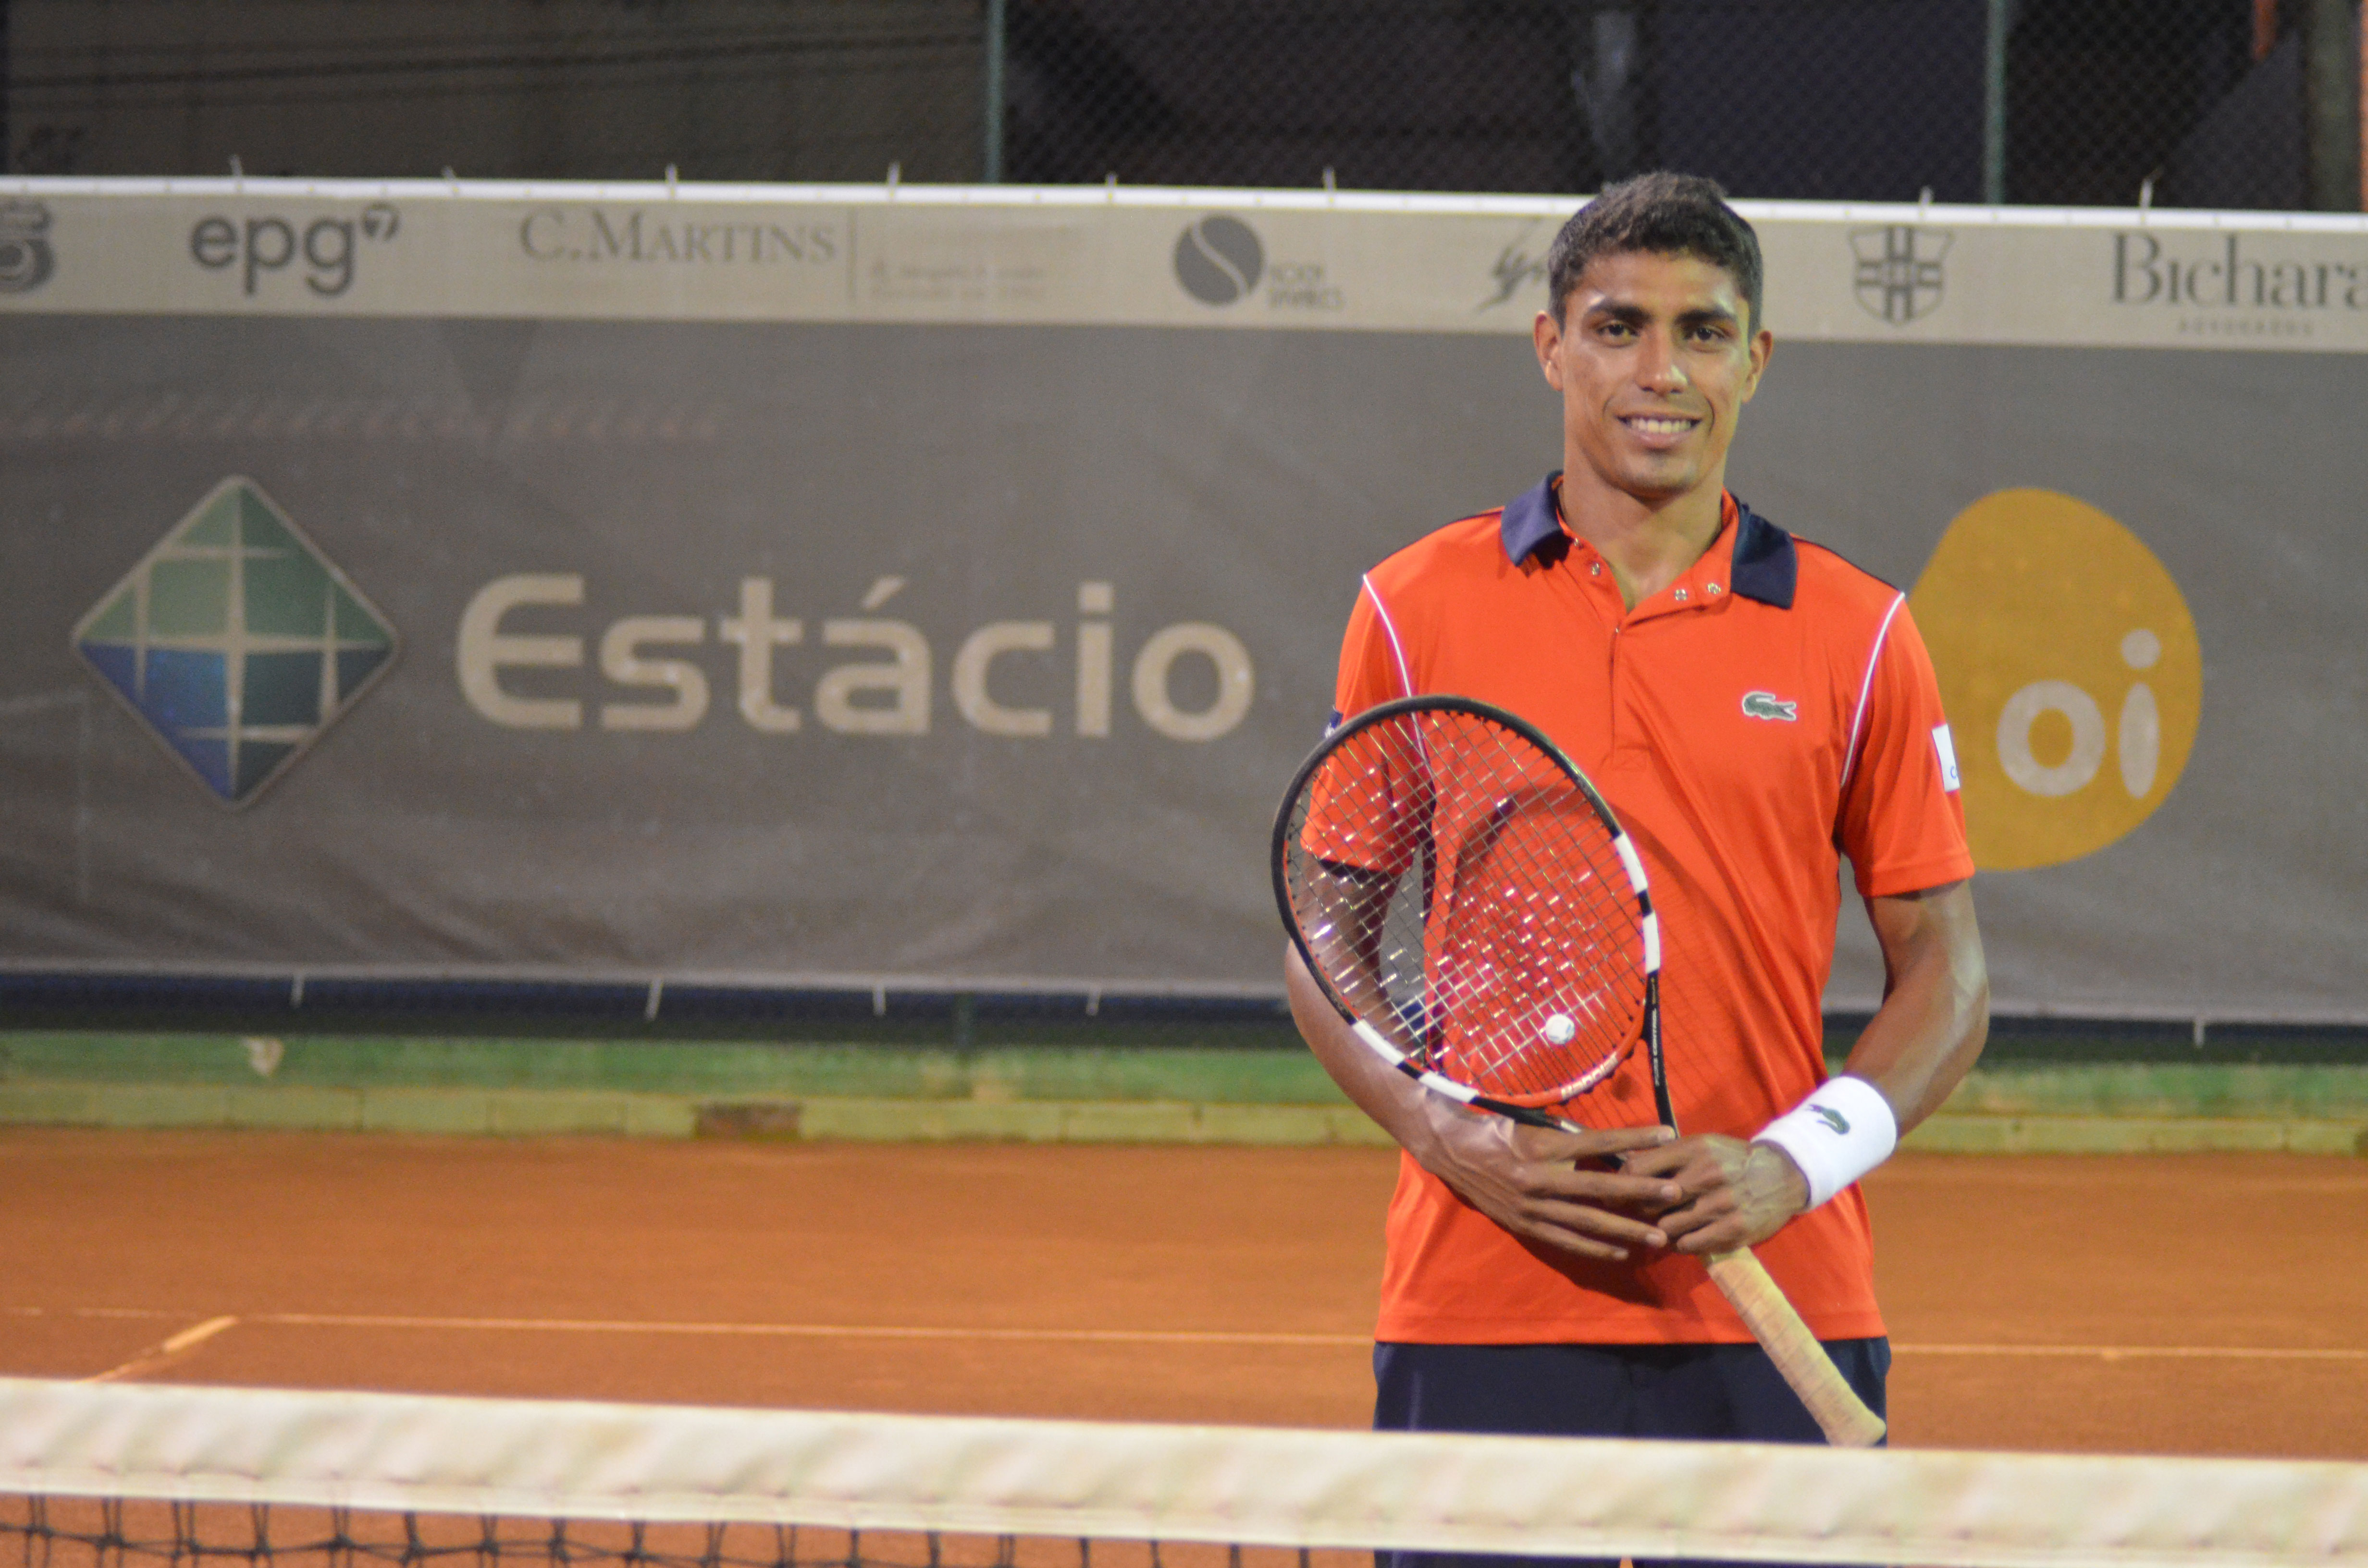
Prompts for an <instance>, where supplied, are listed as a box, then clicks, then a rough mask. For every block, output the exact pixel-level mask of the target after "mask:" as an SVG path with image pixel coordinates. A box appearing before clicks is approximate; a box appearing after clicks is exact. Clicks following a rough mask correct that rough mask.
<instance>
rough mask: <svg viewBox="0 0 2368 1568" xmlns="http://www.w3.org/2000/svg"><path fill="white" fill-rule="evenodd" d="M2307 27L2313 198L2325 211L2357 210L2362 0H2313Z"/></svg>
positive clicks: (2305, 85) (2306, 102)
mask: <svg viewBox="0 0 2368 1568" xmlns="http://www.w3.org/2000/svg"><path fill="white" fill-rule="evenodd" d="M2303 28H2304V31H2303V40H2302V41H2303V102H2304V105H2305V110H2304V112H2305V114H2306V115H2307V117H2308V126H2309V131H2308V139H2309V146H2310V153H2309V164H2310V187H2309V190H2310V204H2311V206H2312V207H2314V208H2316V209H2317V210H2319V211H2322V212H2357V211H2359V210H2360V208H2361V167H2360V164H2361V152H2360V115H2361V108H2360V99H2361V40H2360V28H2361V7H2360V5H2359V3H2358V0H2309V3H2308V6H2307V7H2306V9H2305V12H2304V14H2303Z"/></svg>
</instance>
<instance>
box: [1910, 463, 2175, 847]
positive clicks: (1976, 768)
mask: <svg viewBox="0 0 2368 1568" xmlns="http://www.w3.org/2000/svg"><path fill="white" fill-rule="evenodd" d="M1908 602H1909V604H1910V605H1911V607H1912V608H1914V610H1915V613H1916V622H1917V625H1918V627H1919V628H1920V629H1921V630H1922V631H1923V633H1924V640H1925V642H1926V643H1927V644H1928V645H1929V646H1930V649H1931V653H1932V664H1933V667H1934V669H1935V670H1936V671H1937V672H1938V674H1939V676H1940V680H1941V703H1942V704H1943V706H1944V707H1945V708H1946V709H1947V710H1948V713H1949V718H1950V721H1951V723H1952V728H1953V729H1954V731H1955V733H1956V736H1957V747H1958V752H1959V756H1960V761H1961V764H1962V766H1963V768H1964V800H1965V831H1966V834H1967V835H1968V836H1969V837H1970V838H1971V839H1972V841H1973V851H1974V861H1975V864H1976V865H1978V866H1980V867H1981V868H1982V869H1984V870H1988V871H2010V870H2022V869H2029V868H2032V867H2037V866H2053V865H2057V864H2060V863H2061V862H2063V861H2066V860H2077V859H2078V858H2080V857H2081V856H2084V855H2093V854H2095V853H2096V852H2097V851H2098V850H2100V849H2102V848H2104V847H2105V846H2107V845H2109V844H2112V843H2113V842H2114V841H2115V840H2117V839H2119V838H2122V837H2123V836H2124V835H2127V834H2128V833H2129V832H2130V831H2131V830H2132V829H2134V828H2135V827H2136V826H2137V825H2138V824H2140V823H2142V822H2144V821H2146V818H2147V817H2149V816H2151V815H2153V814H2154V812H2155V809H2156V808H2157V807H2158V806H2160V805H2161V804H2162V802H2163V801H2165V800H2166V799H2168V798H2169V794H2170V791H2171V788H2172V786H2174V785H2176V784H2177V783H2178V782H2179V775H2180V769H2182V768H2184V767H2186V766H2187V756H2188V753H2189V752H2190V751H2191V750H2192V748H2193V746H2194V744H2195V732H2196V726H2197V724H2198V723H2199V722H2201V720H2202V717H2203V653H2202V650H2201V649H2200V648H2199V647H2198V646H2197V644H2196V641H2195V620H2194V618H2193V617H2192V616H2191V615H2190V614H2189V613H2188V609H2187V601H2186V600H2185V599H2184V598H2182V597H2180V592H2179V585H2178V584H2176V583H2174V582H2172V581H2171V577H2170V574H2169V572H2167V571H2165V570H2164V569H2163V565H2162V562H2160V561H2157V559H2155V555H2154V552H2153V551H2150V550H2148V549H2146V546H2145V545H2144V544H2142V543H2140V542H2139V541H2138V538H2137V536H2136V535H2135V534H2133V533H2132V532H2130V530H2129V529H2127V528H2123V526H2122V525H2121V524H2120V523H2118V522H2116V521H2114V520H2113V519H2112V517H2107V516H2106V515H2105V514H2104V513H2103V512H2101V511H2099V510H2098V509H2097V508H2096V507H2094V506H2089V505H2088V504H2087V503H2086V502H2083V501H2078V500H2075V499H2074V498H2073V497H2071V496H2069V495H2061V494H2056V493H2055V492H2054V491H2052V490H2002V491H1999V492H1998V494H1994V495H1987V496H1984V497H1983V498H1982V499H1981V500H1979V501H1976V502H1975V503H1974V505H1972V506H1968V507H1966V508H1965V510H1964V512H1963V513H1961V514H1959V516H1958V517H1957V519H1956V521H1954V522H1952V523H1951V524H1950V525H1949V531H1948V532H1947V533H1946V534H1944V535H1943V536H1941V546H1940V548H1939V549H1938V550H1936V551H1933V553H1932V560H1931V563H1930V565H1928V566H1926V567H1925V569H1924V575H1923V576H1922V577H1921V578H1919V579H1918V582H1917V584H1916V590H1915V592H1914V593H1913V594H1911V595H1910V596H1909V598H1908Z"/></svg>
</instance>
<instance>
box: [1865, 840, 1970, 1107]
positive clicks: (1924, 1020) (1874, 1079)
mask: <svg viewBox="0 0 2368 1568" xmlns="http://www.w3.org/2000/svg"><path fill="white" fill-rule="evenodd" d="M1867 914H1868V916H1869V917H1870V918H1871V919H1872V920H1873V924H1874V929H1875V937H1876V939H1877V940H1878V941H1879V942H1880V943H1881V944H1882V946H1883V955H1884V971H1885V977H1886V980H1887V986H1886V989H1885V991H1884V998H1883V1006H1882V1008H1881V1009H1880V1010H1879V1011H1877V1012H1876V1014H1875V1015H1874V1017H1873V1019H1872V1020H1870V1021H1869V1022H1868V1024H1867V1026H1866V1029H1865V1032H1864V1033H1862V1034H1861V1035H1860V1036H1859V1038H1858V1043H1857V1044H1856V1045H1854V1046H1852V1047H1851V1048H1850V1064H1849V1066H1848V1068H1847V1069H1846V1070H1847V1071H1848V1072H1849V1073H1850V1075H1851V1076H1853V1077H1858V1078H1863V1079H1865V1080H1867V1082H1869V1083H1871V1084H1873V1085H1874V1086H1875V1087H1876V1088H1878V1089H1880V1090H1881V1091H1882V1092H1883V1097H1884V1099H1886V1100H1888V1101H1889V1102H1890V1104H1891V1108H1892V1112H1893V1114H1894V1115H1895V1116H1896V1118H1897V1119H1898V1121H1899V1131H1901V1132H1902V1133H1905V1132H1907V1131H1908V1130H1909V1129H1910V1128H1912V1127H1914V1126H1916V1125H1917V1124H1918V1122H1920V1121H1922V1120H1923V1119H1925V1118H1926V1117H1928V1116H1930V1115H1931V1114H1932V1113H1933V1112H1934V1111H1936V1110H1938V1109H1940V1108H1941V1105H1942V1103H1943V1102H1945V1101H1946V1100H1947V1099H1948V1097H1949V1096H1950V1095H1951V1094H1952V1093H1953V1092H1954V1091H1955V1089H1956V1087H1957V1085H1958V1084H1959V1083H1960V1082H1962V1081H1963V1080H1964V1076H1965V1074H1966V1073H1967V1072H1968V1071H1970V1070H1971V1069H1972V1067H1973V1065H1974V1062H1975V1060H1976V1059H1977V1058H1978V1057H1979V1056H1980V1055H1981V1051H1982V1043H1983V1041H1984V1040H1987V1038H1988V1036H1989V1006H1990V988H1989V970H1988V966H1987V961H1986V960H1984V958H1983V956H1982V938H1981V929H1980V926H1978V924H1977V923H1976V922H1975V918H1974V899H1973V889H1972V885H1971V884H1970V883H1967V882H1956V883H1952V885H1950V886H1948V887H1945V888H1934V889H1931V890H1930V891H1929V892H1920V893H1911V894H1907V895H1905V896H1902V897H1897V898H1876V899H1869V900H1868V901H1867Z"/></svg>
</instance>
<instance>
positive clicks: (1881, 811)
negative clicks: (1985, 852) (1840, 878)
mask: <svg viewBox="0 0 2368 1568" xmlns="http://www.w3.org/2000/svg"><path fill="white" fill-rule="evenodd" d="M1857 733H1858V741H1857V750H1856V754H1855V756H1854V757H1853V759H1852V761H1851V763H1850V772H1849V776H1848V778H1847V780H1846V782H1845V783H1844V784H1843V786H1842V797H1841V813H1840V818H1839V822H1838V823H1837V824H1836V832H1835V842H1836V843H1838V844H1839V846H1841V850H1842V853H1843V854H1845V855H1848V856H1849V857H1850V866H1851V868H1852V869H1853V871H1854V872H1855V874H1856V877H1857V881H1858V891H1859V893H1860V895H1861V896H1862V897H1866V898H1887V897H1891V896H1894V895H1896V894H1899V893H1909V892H1921V891H1923V890H1924V889H1926V888H1932V887H1940V886H1941V885H1943V884H1945V883H1948V882H1954V881H1963V880H1964V879H1965V878H1967V877H1970V876H1972V875H1973V874H1974V857H1973V853H1972V851H1971V850H1970V849H1968V848H1967V847H1966V844H1965V807H1964V796H1963V794H1961V793H1960V792H1959V790H1958V778H1957V752H1956V743H1955V739H1954V737H1953V736H1952V735H1951V734H1950V733H1949V721H1948V716H1947V715H1946V714H1944V713H1943V712H1941V686H1940V682H1939V681H1938V680H1937V679H1935V678H1934V676H1933V674H1932V659H1931V655H1930V654H1929V653H1926V652H1925V650H1924V638H1923V635H1922V633H1920V632H1918V631H1917V630H1916V619H1915V617H1914V616H1912V615H1911V614H1909V613H1908V609H1907V604H1906V603H1905V602H1904V601H1903V602H1901V603H1900V605H1899V607H1898V608H1897V610H1896V612H1895V613H1894V614H1893V616H1892V619H1891V624H1890V626H1889V628H1888V630H1887V631H1885V632H1884V635H1883V640H1882V642H1881V643H1880V644H1879V645H1878V646H1877V647H1876V649H1875V653H1874V667H1873V670H1871V671H1870V672H1869V673H1868V676H1867V679H1866V696H1865V699H1864V700H1863V702H1862V703H1861V708H1860V712H1859V719H1858V724H1857Z"/></svg>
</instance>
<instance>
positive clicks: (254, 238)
mask: <svg viewBox="0 0 2368 1568" xmlns="http://www.w3.org/2000/svg"><path fill="white" fill-rule="evenodd" d="M0 191H7V192H13V194H9V195H6V197H5V198H4V199H0V311H11V312H16V311H21V312H60V313H163V314H282V315H306V316H361V317H370V316H425V317H442V318H452V317H472V316H494V317H518V318H532V319H543V320H584V321H601V320H689V321H696V320H709V321H773V322H867V323H893V322H928V323H974V324H1042V325H1106V326H1197V327H1209V328H1219V329H1235V330H1238V329H1267V330H1273V329H1284V330H1315V331H1339V330H1346V331H1368V332H1420V333H1450V334H1459V335H1460V334H1479V335H1497V334H1506V335H1526V334H1527V333H1528V331H1529V324H1530V319H1531V315H1532V314H1533V313H1534V312H1535V311H1536V310H1537V309H1538V308H1539V307H1540V305H1541V304H1542V303H1543V301H1544V297H1545V282H1544V258H1545V253H1546V249H1547V247H1548V245H1549V244H1550V243H1551V241H1552V239H1553V236H1554V230H1555V228H1556V226H1557V225H1558V224H1559V223H1560V222H1562V220H1563V219H1564V218H1565V217H1566V216H1567V215H1568V213H1569V211H1570V210H1572V208H1573V207H1574V206H1575V205H1576V202H1577V199H1508V198H1490V199H1453V198H1436V199H1426V198H1383V197H1370V196H1368V197H1356V196H1340V197H1337V198H1333V199H1330V200H1328V201H1327V200H1326V199H1325V198H1323V197H1322V196H1320V195H1309V194H1306V193H1279V192H1248V191H1243V192H1222V191H1196V192H1167V193H1163V192H1156V191H1129V192H1123V193H1121V192H1118V191H1110V192H1108V193H1094V192H1079V191H1076V190H1074V189H1059V190H1037V189H1008V188H1000V187H926V188H918V189H915V188H906V189H905V190H902V191H892V190H890V189H888V188H887V187H794V188H791V187H780V188H772V187H729V188H727V187H699V186H681V187H663V186H660V187H571V186H548V187H504V186H492V185H472V184H467V183H456V184H452V185H450V186H447V185H441V184H436V183H417V182H413V183H400V184H386V185H359V184H357V185H312V184H304V183H301V182H295V181H245V182H238V183H236V184H233V183H232V182H222V181H216V182H178V183H176V184H172V185H165V184H160V183H158V182H131V181H124V182H111V183H110V182H68V181H43V180H17V181H13V182H7V183H6V185H5V186H0ZM1740 205H1741V206H1742V208H1743V210H1745V211H1746V212H1747V214H1748V215H1749V216H1750V217H1751V218H1752V220H1753V222H1755V223H1756V225H1757V226H1758V228H1759V233H1760V235H1761V239H1762V243H1763V246H1764V249H1765V251H1766V255H1767V261H1768V288H1767V298H1768V310H1769V321H1770V325H1771V326H1772V327H1773V328H1774V329H1775V330H1776V332H1777V333H1778V335H1779V336H1780V338H1782V339H1783V340H1786V341H1801V342H1827V343H1929V344H1960V345H1976V344H1998V345H2023V346H2056V347H2192V348H2214V349H2260V348H2277V349H2286V350H2302V351H2309V352H2360V351H2362V350H2368V219H2362V218H2358V217H2350V218H2346V217H2336V216H2316V215H2310V216H2305V215H2294V216H2283V217H2282V216H2276V215H2260V214H2226V213H2223V214H2198V213H2147V212H2112V211H2104V210H2078V211H2062V212H2057V211H2046V210H2030V209H1984V208H1945V207H1934V208H1929V209H1918V208H1910V207H1892V206H1865V207H1834V206H1824V205H1815V204H1799V203H1749V202H1747V203H1742V204H1740Z"/></svg>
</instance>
